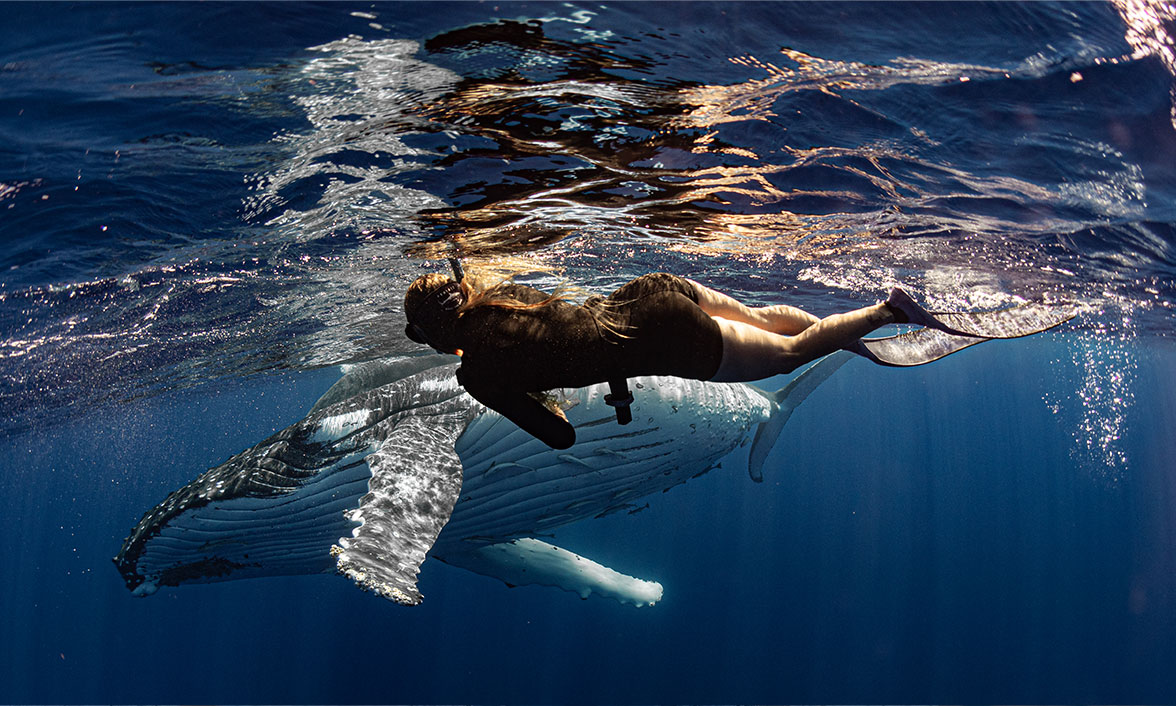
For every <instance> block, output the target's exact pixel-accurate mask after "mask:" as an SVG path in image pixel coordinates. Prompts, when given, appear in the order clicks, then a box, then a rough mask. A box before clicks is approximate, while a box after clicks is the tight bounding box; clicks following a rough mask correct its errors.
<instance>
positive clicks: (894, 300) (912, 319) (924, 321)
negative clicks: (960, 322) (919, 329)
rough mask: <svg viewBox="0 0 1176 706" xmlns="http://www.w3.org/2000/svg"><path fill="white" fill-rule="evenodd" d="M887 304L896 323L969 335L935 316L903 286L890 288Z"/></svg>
mask: <svg viewBox="0 0 1176 706" xmlns="http://www.w3.org/2000/svg"><path fill="white" fill-rule="evenodd" d="M885 304H886V306H887V308H889V309H890V311H891V312H893V314H894V323H896V324H915V325H916V326H925V327H927V328H934V329H939V330H940V331H945V332H947V333H950V334H953V335H957V336H959V335H967V332H966V331H957V330H956V329H953V328H952V327H950V326H948V325H947V324H945V323H943V322H942V321H940V320H939V319H937V318H935V316H934V315H933V314H931V312H929V311H927V310H926V309H924V308H923V307H921V306H919V304H918V302H916V301H915V300H914V299H912V298H911V296H910V295H909V294H907V293H906V292H905V291H904V290H903V289H902V288H901V287H895V288H894V289H891V290H890V296H889V297H887V298H886V302H885Z"/></svg>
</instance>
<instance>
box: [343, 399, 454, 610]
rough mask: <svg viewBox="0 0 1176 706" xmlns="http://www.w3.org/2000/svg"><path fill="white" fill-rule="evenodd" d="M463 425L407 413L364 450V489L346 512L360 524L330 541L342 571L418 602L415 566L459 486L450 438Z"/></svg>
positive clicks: (434, 536) (442, 522)
mask: <svg viewBox="0 0 1176 706" xmlns="http://www.w3.org/2000/svg"><path fill="white" fill-rule="evenodd" d="M460 428H461V425H459V424H458V423H457V421H456V420H454V423H452V424H451V423H445V422H442V421H439V420H438V419H437V418H435V417H434V418H429V419H415V418H409V419H405V420H403V421H401V422H400V423H399V424H397V425H396V428H395V429H393V430H392V431H391V432H390V433H389V434H388V436H387V437H386V438H385V439H384V441H383V443H382V444H381V446H380V448H379V449H378V450H376V451H375V452H374V453H372V454H371V455H369V456H368V457H367V464H368V466H369V468H371V472H372V477H371V480H370V481H369V483H368V493H367V494H366V495H364V496H363V498H362V499H361V500H360V504H359V508H358V509H356V510H352V511H351V512H350V513H349V519H351V520H353V521H355V522H359V523H360V525H359V526H358V527H356V528H355V529H354V530H353V531H352V536H351V537H344V538H341V539H340V540H339V543H338V544H337V545H336V546H334V547H332V548H331V553H332V555H333V556H334V557H335V559H336V568H337V569H338V570H339V572H340V573H342V574H344V575H345V576H347V577H348V578H350V579H352V580H354V581H355V582H356V583H357V584H359V586H360V587H361V588H365V589H368V590H371V591H374V592H376V593H378V594H380V595H381V596H383V597H385V598H388V599H390V600H393V601H396V602H397V603H400V604H402V605H417V604H419V603H420V602H421V593H420V591H418V590H417V585H416V584H417V574H418V573H419V572H420V566H421V562H423V561H424V560H425V555H426V554H427V553H428V551H429V549H430V548H431V547H432V546H433V542H434V540H436V539H437V534H438V533H440V532H441V528H442V527H444V526H445V523H446V522H448V521H449V515H450V513H452V512H453V506H454V504H456V503H457V498H458V495H459V494H460V493H461V479H462V467H461V460H460V459H459V458H458V456H457V453H456V452H454V450H453V442H454V439H455V438H456V437H457V433H458V432H459V431H460Z"/></svg>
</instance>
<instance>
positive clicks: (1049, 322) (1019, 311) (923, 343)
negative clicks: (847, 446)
mask: <svg viewBox="0 0 1176 706" xmlns="http://www.w3.org/2000/svg"><path fill="white" fill-rule="evenodd" d="M898 291H901V290H898ZM915 306H918V305H917V304H916V305H915ZM920 311H921V312H922V315H923V316H925V317H933V318H934V319H935V320H936V323H938V324H939V325H937V326H934V327H932V326H928V327H927V328H921V329H918V330H916V331H909V332H907V333H900V334H898V335H895V336H884V337H882V338H863V339H861V340H860V341H858V342H857V343H856V344H855V345H854V346H852V347H850V348H849V350H850V351H852V352H853V353H856V354H858V355H860V356H862V357H863V358H867V359H869V360H872V361H873V362H875V363H878V364H879V365H890V366H895V367H904V368H905V367H910V366H913V365H924V364H926V363H931V362H934V361H936V360H939V359H940V358H943V357H944V356H948V355H951V354H952V353H955V352H956V351H962V350H963V349H965V348H969V347H971V346H974V345H976V344H977V343H983V342H984V341H990V340H992V339H994V338H1006V339H1007V338H1020V337H1022V336H1030V335H1033V334H1035V333H1041V332H1042V331H1047V330H1049V329H1051V328H1053V327H1055V326H1057V325H1059V324H1062V323H1065V322H1066V321H1069V320H1070V319H1072V318H1074V316H1075V315H1076V314H1077V312H1076V311H1074V310H1073V309H1072V308H1070V307H1052V306H1046V305H1044V304H1033V303H1026V304H1021V305H1019V306H1014V307H1012V308H1009V309H1002V310H1000V311H982V312H936V313H932V312H928V311H925V310H923V309H922V308H921V307H920ZM911 323H918V322H916V321H912V322H911ZM945 329H946V330H945ZM959 331H966V332H967V333H959Z"/></svg>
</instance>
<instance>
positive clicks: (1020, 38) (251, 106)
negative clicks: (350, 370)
mask: <svg viewBox="0 0 1176 706" xmlns="http://www.w3.org/2000/svg"><path fill="white" fill-rule="evenodd" d="M3 12H4V16H5V21H4V22H3V23H2V26H0V242H3V244H4V246H5V247H4V248H3V250H0V408H2V409H3V410H4V414H3V418H2V419H0V555H2V556H4V557H5V558H6V560H5V562H4V566H5V569H4V571H3V572H2V573H0V577H2V578H0V702H90V703H93V702H148V701H154V702H197V701H203V702H317V703H323V702H394V703H405V702H447V703H452V702H471V701H472V702H526V703H539V702H543V703H564V702H567V703H600V702H607V703H648V702H687V703H694V702H752V701H768V702H784V701H794V702H816V701H823V702H881V701H889V702H932V701H937V702H946V701H953V702H970V703H974V702H982V701H983V702H995V701H1000V702H1012V701H1018V702H1030V701H1032V702H1063V701H1065V702H1075V701H1082V702H1158V703H1170V702H1173V701H1176V680H1174V679H1173V678H1172V675H1171V672H1172V670H1171V665H1172V664H1176V477H1174V476H1173V464H1172V458H1173V457H1176V441H1173V438H1172V435H1171V430H1172V429H1173V428H1176V403H1174V400H1176V349H1174V348H1173V345H1172V336H1171V332H1172V329H1173V326H1172V314H1171V311H1172V307H1173V304H1174V302H1176V288H1174V286H1173V281H1174V277H1173V275H1174V273H1176V249H1174V248H1176V230H1174V225H1173V224H1176V173H1174V171H1173V164H1176V117H1174V116H1176V112H1174V105H1176V103H1174V101H1176V79H1174V75H1176V59H1174V58H1173V56H1174V51H1176V47H1174V45H1173V42H1172V39H1171V34H1172V33H1173V32H1176V21H1174V19H1173V12H1172V10H1171V9H1165V8H1164V7H1163V6H1162V5H1159V4H1155V5H1151V4H1148V3H1145V2H1136V3H1122V4H1113V3H1112V4H1105V3H1074V4H1068V3H1061V4H1056V3H1026V4H1020V3H1001V4H995V5H987V4H978V3H977V4H974V3H920V4H893V3H884V4H871V3H851V4H837V3H820V4H774V3H746V4H744V3H721V4H708V3H697V4H695V3H690V4H662V3H650V4H591V5H588V4H576V3H566V4H536V5H531V4H509V3H500V4H497V5H494V4H482V3H460V4H452V5H450V4H408V5H375V6H373V5H371V4H345V3H331V4H322V5H310V4H298V3H285V4H254V3H241V4H211V5H195V4H147V3H144V4H130V5H119V4H99V3H94V4H81V5H69V4H57V3H54V4H39V3H28V4H6V5H4V6H3ZM452 254H460V255H462V256H463V257H465V258H466V261H467V263H470V264H472V265H473V266H483V267H494V268H498V269H502V270H509V271H525V270H548V271H553V272H554V273H555V274H556V276H558V277H560V278H563V279H566V280H569V281H571V282H573V283H576V284H579V285H582V286H584V287H586V288H588V289H594V290H599V291H608V290H609V289H610V288H611V287H613V286H615V285H616V284H618V283H619V282H622V281H625V280H627V279H629V278H631V277H633V276H636V275H638V274H641V273H643V272H647V271H650V270H667V271H671V272H676V273H679V274H682V275H686V276H690V277H694V278H696V279H699V280H701V281H704V282H707V283H710V284H713V285H715V286H717V287H720V288H722V289H724V290H726V291H729V292H731V293H732V294H734V295H737V296H739V297H741V298H743V299H745V300H747V301H749V302H758V303H767V302H773V303H774V302H779V301H787V302H789V303H794V304H798V305H801V306H805V307H806V308H809V309H811V310H812V311H814V312H815V313H819V314H827V313H832V312H833V311H837V310H842V309H846V308H849V307H852V306H857V305H860V304H862V303H864V302H869V301H873V300H875V299H876V298H878V297H879V296H881V295H882V294H883V293H884V292H885V290H886V289H887V288H888V287H889V286H890V285H892V284H894V283H896V282H901V283H903V284H904V285H905V286H907V287H908V288H909V289H910V290H911V291H912V292H914V293H916V294H917V295H918V296H919V297H920V298H922V299H925V300H927V301H929V302H931V303H932V304H934V305H937V306H942V307H979V308H984V307H995V306H1001V305H1005V304H1008V303H1011V302H1013V301H1015V300H1016V298H1017V297H1024V298H1036V299H1046V300H1065V301H1071V302H1074V303H1076V304H1077V305H1079V307H1080V308H1081V311H1082V313H1081V314H1080V316H1079V317H1078V318H1077V319H1076V320H1075V321H1074V322H1072V323H1071V324H1068V325H1067V326H1066V327H1064V328H1063V329H1062V330H1060V331H1057V332H1051V333H1049V334H1045V335H1042V336H1037V337H1034V338H1029V339H1022V340H1017V341H1011V342H994V343H988V344H985V345H983V346H979V347H977V348H974V349H971V350H969V351H966V352H963V353H960V354H958V355H956V356H953V357H951V358H949V359H946V360H944V361H940V362H938V363H936V364H934V365H930V366H926V367H923V368H918V369H913V370H890V369H882V368H878V367H874V366H871V365H869V364H868V363H865V362H861V361H855V362H853V363H851V364H849V365H847V366H846V367H845V368H844V369H843V370H842V371H840V372H838V373H837V374H836V375H835V376H834V377H833V378H831V379H830V380H829V381H828V382H827V383H826V384H824V385H823V386H822V387H821V388H820V389H819V390H818V391H817V392H816V393H814V395H813V396H812V397H811V398H810V399H809V400H808V401H807V402H806V403H805V404H804V406H803V407H802V408H801V409H800V410H798V411H797V413H796V414H795V415H794V417H793V418H792V420H791V421H790V422H789V424H788V427H787V428H786V429H785V433H784V437H783V439H782V441H781V443H780V444H779V446H778V447H777V448H776V450H775V451H774V453H773V456H772V457H771V459H770V461H769V464H768V466H767V470H766V474H765V475H766V479H765V482H764V483H763V484H754V483H752V482H751V481H750V480H749V479H748V478H747V474H746V471H745V469H740V468H739V464H738V462H737V460H733V461H732V462H730V463H728V464H725V466H726V467H725V468H724V469H723V472H714V473H711V474H708V475H706V476H704V477H702V478H699V479H697V480H694V481H692V482H690V483H688V484H686V485H684V486H682V487H679V488H675V489H674V490H673V491H672V492H669V493H666V494H664V495H661V496H659V497H656V498H651V499H650V507H649V509H648V510H645V511H643V512H640V513H637V514H634V515H620V516H610V517H608V518H605V519H602V520H597V521H592V522H587V523H583V524H582V525H579V526H573V527H570V528H567V529H566V530H561V531H560V532H559V534H558V540H559V543H560V545H561V546H564V547H567V548H569V549H573V550H574V551H577V552H580V553H582V554H584V555H586V556H591V557H592V558H593V559H596V560H597V561H600V562H601V563H604V564H606V565H609V566H612V567H613V568H616V569H618V570H620V571H623V572H625V573H629V574H632V575H635V576H641V577H644V578H653V579H656V580H658V581H660V582H661V583H662V584H663V585H664V586H665V589H666V592H665V597H664V599H663V600H662V601H661V602H660V603H659V604H658V605H656V606H654V607H652V608H643V609H633V608H630V607H626V606H621V605H619V604H615V603H613V602H611V601H607V600H603V599H596V598H593V599H589V600H586V601H580V600H578V599H577V598H576V597H574V596H573V595H572V594H569V593H563V592H560V591H555V590H552V589H545V588H534V587H527V588H517V589H507V588H506V587H504V586H503V585H502V584H501V583H500V582H496V581H493V580H490V579H487V578H483V577H480V576H476V575H473V574H470V573H467V572H464V571H461V570H458V569H455V568H452V567H449V566H446V565H444V564H440V563H439V562H426V564H425V565H424V569H423V571H422V574H421V584H420V585H421V588H422V591H423V593H424V594H425V602H424V604H423V605H421V606H420V607H417V608H411V609H409V608H402V607H398V606H395V605H393V604H391V603H389V602H386V601H384V600H382V599H379V598H376V597H374V596H372V595H368V594H364V593H361V592H359V591H358V590H356V589H355V588H354V587H353V586H352V585H351V584H350V582H349V581H347V580H346V579H343V578H340V577H338V576H315V577H284V578H269V579H259V580H253V581H243V582H226V583H220V584H208V585H195V586H183V587H179V588H174V589H163V590H161V591H160V592H159V593H158V594H156V595H155V596H152V597H150V598H147V599H142V600H140V599H135V598H132V597H131V595H130V593H129V592H128V591H127V590H126V589H125V587H124V586H123V583H122V580H121V578H120V576H119V575H118V573H117V571H115V570H114V568H113V567H112V565H111V564H110V562H109V558H110V557H111V556H113V555H114V554H115V552H117V551H118V548H119V546H120V544H121V542H122V539H123V537H124V536H126V533H127V531H128V530H129V529H130V528H131V527H132V526H133V525H134V523H135V522H136V521H137V520H138V519H139V517H140V516H142V514H143V513H144V512H145V511H146V510H148V509H149V508H151V507H152V506H153V505H155V504H156V503H157V502H159V501H160V500H161V499H162V498H163V497H164V496H165V495H166V494H167V493H168V492H170V491H171V490H173V489H175V488H177V487H179V486H180V485H183V484H184V483H186V482H187V481H189V480H190V479H192V478H193V477H194V476H195V475H197V474H198V473H199V472H201V471H203V470H204V469H206V468H208V467H210V466H212V465H215V464H217V463H220V462H221V461H223V460H224V459H225V458H227V457H228V456H230V455H231V454H233V453H236V452H237V451H240V450H241V449H243V448H246V447H248V446H250V445H252V444H253V443H255V442H256V441H258V440H259V439H261V438H263V437H265V436H267V435H268V434H270V433H272V432H273V431H274V430H276V429H280V428H282V427H284V426H286V425H288V424H290V423H292V422H294V421H296V420H298V419H300V418H302V416H303V415H304V414H305V413H306V410H307V409H308V408H309V407H310V405H311V404H313V402H314V400H315V399H317V397H318V396H319V395H320V394H321V393H322V392H323V391H324V390H325V389H326V388H327V387H329V386H330V385H331V383H332V382H333V381H334V380H335V379H337V377H338V368H337V366H338V365H339V364H341V363H346V362H354V361H361V360H367V359H371V358H376V357H380V356H385V355H389V354H395V353H407V352H413V351H414V350H415V348H414V346H413V345H412V344H410V343H409V342H408V341H406V340H405V339H403V337H402V335H401V331H402V327H403V319H402V315H401V314H400V308H399V307H400V304H399V300H400V296H401V292H402V291H403V288H404V286H405V285H406V284H407V283H408V282H409V281H411V279H412V278H413V277H415V276H416V275H417V274H419V273H420V272H423V271H427V270H428V269H430V268H436V267H438V266H440V265H439V263H437V262H436V261H435V260H436V258H439V257H442V256H447V255H452ZM544 281H547V280H544ZM397 321H399V322H400V323H399V324H398V323H397ZM780 382H781V381H779V380H777V381H770V382H768V383H765V384H766V385H767V386H775V385H778V384H779V383H780Z"/></svg>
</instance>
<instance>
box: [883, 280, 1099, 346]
mask: <svg viewBox="0 0 1176 706" xmlns="http://www.w3.org/2000/svg"><path fill="white" fill-rule="evenodd" d="M886 304H887V306H889V307H891V308H893V309H897V310H898V311H900V312H901V313H902V314H903V315H904V316H905V318H906V319H907V320H906V321H900V323H911V324H915V325H918V326H925V327H927V328H929V329H937V330H939V331H942V332H944V333H947V334H951V335H954V336H972V337H978V338H1020V337H1022V336H1030V335H1032V334H1035V333H1041V332H1042V331H1047V330H1049V329H1051V328H1053V327H1055V326H1057V325H1059V324H1062V323H1065V322H1067V321H1069V320H1070V319H1072V318H1074V317H1075V316H1076V315H1077V313H1078V312H1077V311H1075V310H1074V309H1073V308H1072V307H1068V306H1048V305H1045V304H1034V303H1031V302H1030V303H1025V304H1020V305H1018V306H1014V307H1011V308H1009V309H1000V310H998V311H977V312H955V311H953V312H932V311H927V310H926V309H924V308H923V307H922V306H920V305H919V304H918V303H917V302H915V300H914V299H911V297H910V295H908V294H907V293H906V292H904V291H903V290H902V289H899V288H898V287H895V288H894V289H892V290H891V291H890V297H889V298H888V299H887V300H886Z"/></svg>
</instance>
